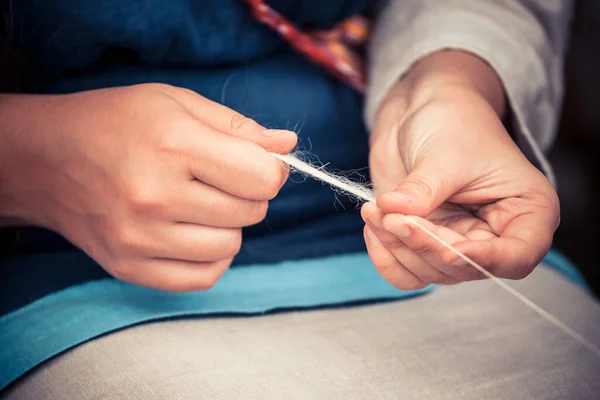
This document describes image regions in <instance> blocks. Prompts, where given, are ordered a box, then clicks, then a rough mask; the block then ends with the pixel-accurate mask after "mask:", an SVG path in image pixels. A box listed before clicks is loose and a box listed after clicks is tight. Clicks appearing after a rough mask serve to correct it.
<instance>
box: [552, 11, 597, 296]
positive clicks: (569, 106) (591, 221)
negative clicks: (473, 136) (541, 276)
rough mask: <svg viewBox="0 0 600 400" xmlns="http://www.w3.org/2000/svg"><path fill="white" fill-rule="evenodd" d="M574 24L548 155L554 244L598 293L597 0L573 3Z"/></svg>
mask: <svg viewBox="0 0 600 400" xmlns="http://www.w3.org/2000/svg"><path fill="white" fill-rule="evenodd" d="M573 22H574V24H573V33H572V40H571V45H570V49H569V52H568V56H567V60H566V76H565V85H566V92H565V101H564V107H563V115H562V120H561V126H560V131H559V136H558V140H557V142H556V143H555V145H554V147H553V149H552V151H551V153H550V161H551V163H552V165H553V166H554V168H555V172H556V175H557V180H558V193H559V197H560V199H561V212H562V222H561V226H560V227H559V229H558V231H557V233H556V236H555V246H556V247H557V248H558V249H559V250H561V251H562V252H563V253H565V255H567V256H568V257H569V258H570V259H571V260H572V261H573V262H574V263H575V264H576V265H577V266H578V267H579V269H580V270H581V272H582V273H583V274H584V276H585V277H586V279H587V280H588V282H589V283H590V285H591V286H592V288H593V289H594V291H595V293H596V295H597V296H599V297H600V268H599V267H600V263H599V256H600V251H599V250H600V241H599V240H598V227H599V226H600V173H599V171H600V160H599V158H598V157H599V150H600V1H599V0H580V1H576V6H575V15H574V21H573Z"/></svg>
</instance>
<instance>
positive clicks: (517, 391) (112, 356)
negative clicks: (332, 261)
mask: <svg viewBox="0 0 600 400" xmlns="http://www.w3.org/2000/svg"><path fill="white" fill-rule="evenodd" d="M511 285H513V286H514V287H516V288H518V289H519V290H521V291H522V292H523V293H524V294H526V295H527V296H529V297H530V298H531V299H532V300H533V301H535V302H537V303H538V304H540V305H542V306H543V307H544V308H546V309H548V310H549V311H550V312H552V313H553V314H555V315H556V316H557V317H559V318H560V319H562V320H563V321H564V322H566V323H567V324H568V325H569V326H571V327H572V328H574V329H575V330H577V331H578V332H580V333H582V334H584V335H585V336H586V337H587V338H589V339H590V340H592V341H593V342H594V343H596V345H600V306H599V304H598V303H597V302H596V301H594V300H593V299H591V298H590V297H589V296H588V295H586V294H585V293H583V292H582V291H581V290H579V289H577V288H575V287H574V286H572V285H571V284H570V283H568V282H567V281H566V280H564V279H563V278H561V277H560V276H559V275H557V274H556V273H554V272H552V271H550V270H547V269H546V268H541V267H540V268H538V269H536V271H535V272H534V273H533V274H532V275H531V276H530V277H528V278H527V279H525V280H523V281H519V282H511ZM1 397H2V399H4V400H8V399H10V400H14V399H28V400H29V399H77V400H87V399H136V400H137V399H147V400H149V399H285V400H292V399H303V400H304V399H428V400H432V399H433V400H435V399H510V400H517V399H573V400H583V399H600V358H599V357H596V356H594V354H593V353H591V352H589V351H588V350H586V349H585V348H582V347H580V346H579V345H578V344H577V343H576V342H575V341H574V340H572V339H571V338H569V337H566V336H565V335H564V334H563V333H562V332H561V331H559V330H558V329H556V328H555V327H554V326H553V325H551V324H549V323H548V322H547V321H545V320H544V319H542V318H541V317H540V316H539V315H537V314H535V313H534V312H532V311H531V310H530V309H527V308H525V307H524V306H523V304H522V303H520V302H518V301H517V300H516V299H515V298H513V297H512V296H510V295H509V294H508V293H506V292H504V291H502V290H501V289H500V288H498V287H497V286H495V285H494V284H493V283H492V282H491V281H482V282H474V283H467V284H462V285H458V286H454V287H441V288H438V289H437V290H435V291H434V292H433V293H431V294H429V295H426V296H423V297H418V298H414V299H410V300H405V301H399V302H392V303H386V304H377V305H368V306H361V307H353V308H340V309H326V310H318V311H308V312H298V313H282V314H275V315H270V316H264V317H254V318H209V319H188V320H179V321H170V322H160V323H153V324H146V325H142V326H138V327H134V328H131V329H126V330H123V331H120V332H117V333H114V334H111V335H107V336H105V337H102V338H100V339H97V340H94V341H91V342H89V343H86V344H83V345H81V346H79V347H77V348H75V349H74V350H72V351H69V352H67V353H66V354H64V355H62V356H60V357H58V358H56V359H54V360H52V361H51V362H48V363H46V364H44V365H43V366H41V367H39V368H37V369H36V370H34V371H33V372H32V373H30V374H29V375H27V376H26V377H25V378H24V379H21V380H20V381H19V382H17V384H15V385H13V386H11V388H10V390H9V391H8V392H7V393H5V394H4V396H1Z"/></svg>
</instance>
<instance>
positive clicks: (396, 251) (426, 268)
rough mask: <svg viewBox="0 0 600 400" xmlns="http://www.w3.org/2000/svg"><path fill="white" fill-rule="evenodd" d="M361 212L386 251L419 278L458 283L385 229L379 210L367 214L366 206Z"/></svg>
mask: <svg viewBox="0 0 600 400" xmlns="http://www.w3.org/2000/svg"><path fill="white" fill-rule="evenodd" d="M363 212H364V216H365V217H367V225H368V226H369V228H370V229H371V231H372V232H373V233H374V234H375V236H377V238H378V239H379V240H380V241H381V243H382V244H383V245H384V246H385V247H386V248H387V249H388V251H389V252H390V253H392V255H393V256H394V257H395V258H396V260H398V262H399V263H400V264H402V265H404V268H406V269H407V270H409V271H410V272H411V273H412V274H413V275H415V276H416V277H417V278H418V279H419V280H421V281H422V282H425V283H436V284H440V285H453V284H456V283H458V281H457V280H456V279H454V278H453V277H452V276H449V275H448V274H446V273H445V271H443V270H440V269H437V268H435V267H434V266H432V265H431V264H430V263H429V262H428V260H426V259H425V258H423V257H422V256H421V255H420V254H418V253H416V252H414V251H412V249H410V248H409V247H407V246H406V244H405V243H404V242H403V241H402V239H401V238H399V237H398V236H396V235H394V234H393V233H392V232H390V231H387V230H385V229H384V227H383V216H384V214H383V213H382V212H381V211H377V212H374V213H373V214H369V213H370V209H369V208H367V209H366V210H365V211H363Z"/></svg>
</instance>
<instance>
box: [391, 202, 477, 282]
mask: <svg viewBox="0 0 600 400" xmlns="http://www.w3.org/2000/svg"><path fill="white" fill-rule="evenodd" d="M413 221H416V222H417V223H418V224H419V225H420V226H422V227H424V228H426V229H427V230H428V231H429V232H431V233H433V234H434V235H436V236H437V237H439V238H440V239H442V240H443V241H444V242H446V243H447V244H449V245H452V244H453V243H455V242H457V241H461V240H465V238H464V236H462V235H459V234H458V233H456V232H454V231H452V230H450V229H447V228H445V227H438V226H437V225H435V224H432V223H431V222H429V221H427V220H425V219H423V218H418V217H411V218H410V219H408V218H406V217H404V216H402V215H398V214H389V215H386V216H385V217H384V219H383V226H384V228H385V229H386V230H388V231H390V232H392V233H394V234H395V235H397V236H398V237H399V238H400V240H401V241H402V242H403V243H404V244H405V245H406V248H407V249H409V250H410V251H411V252H412V253H414V254H418V255H419V257H420V258H421V259H423V260H424V262H426V263H427V265H429V266H431V267H432V268H434V269H435V270H437V271H439V272H440V273H441V274H443V275H444V276H445V277H449V278H450V281H449V282H448V283H449V284H452V283H457V282H463V281H470V280H476V279H483V278H484V275H483V274H481V273H480V272H479V271H477V270H476V269H474V268H473V267H471V266H469V265H467V266H465V265H453V264H452V263H451V262H448V260H447V259H446V258H445V257H447V256H445V255H446V253H447V252H448V251H450V250H449V249H448V248H447V247H446V246H444V245H443V244H442V243H440V242H439V241H438V240H436V239H435V238H433V237H432V236H431V235H429V234H428V233H427V232H425V231H424V230H423V229H422V228H421V227H420V226H418V225H416V224H415V223H414V222H413ZM443 283H446V282H444V281H443Z"/></svg>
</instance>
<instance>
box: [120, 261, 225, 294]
mask: <svg viewBox="0 0 600 400" xmlns="http://www.w3.org/2000/svg"><path fill="white" fill-rule="evenodd" d="M231 261H232V259H231V258H229V259H225V260H219V261H214V262H206V263H195V262H188V261H181V260H164V259H151V260H144V261H141V262H140V261H138V262H137V263H131V264H129V265H127V266H126V267H122V268H119V269H117V270H113V271H111V273H112V274H113V275H114V276H115V277H116V278H118V279H121V280H123V281H126V282H129V283H132V284H135V285H139V286H144V287H148V288H153V289H160V290H165V291H169V292H191V291H197V290H208V289H210V288H211V287H212V286H214V285H215V283H217V281H218V280H219V279H220V278H221V276H223V274H224V273H225V272H226V271H227V269H228V268H229V266H230V265H231Z"/></svg>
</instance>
